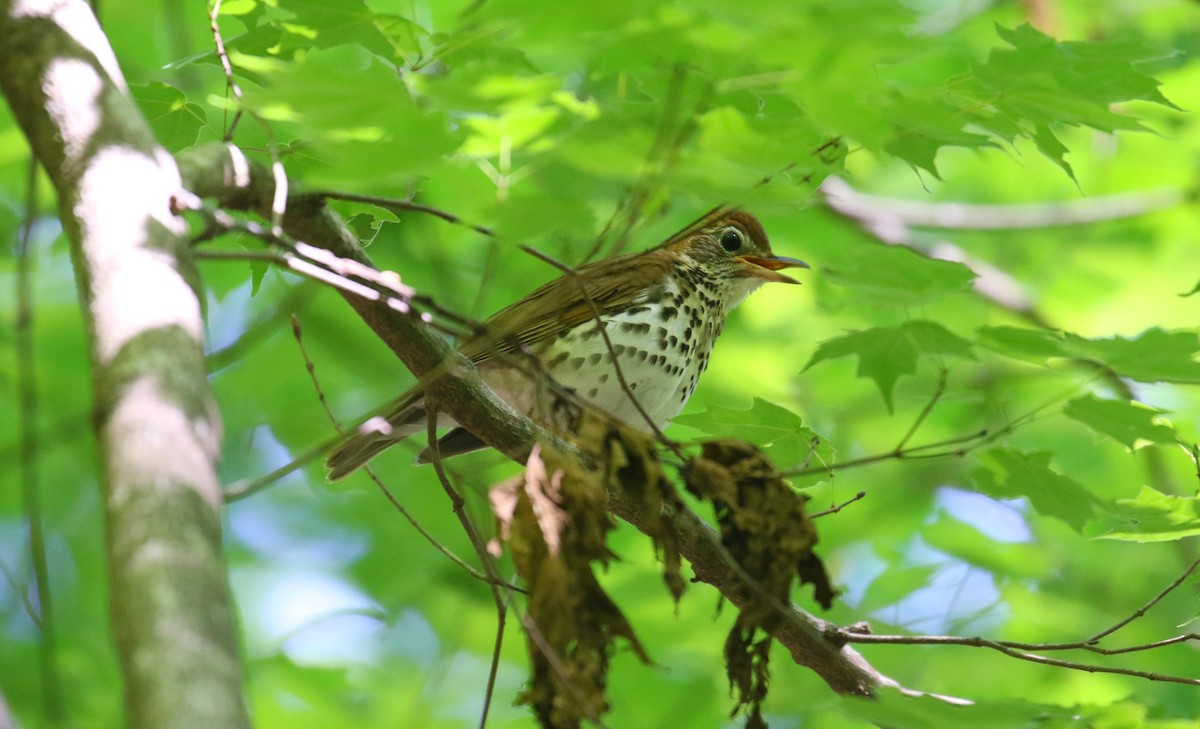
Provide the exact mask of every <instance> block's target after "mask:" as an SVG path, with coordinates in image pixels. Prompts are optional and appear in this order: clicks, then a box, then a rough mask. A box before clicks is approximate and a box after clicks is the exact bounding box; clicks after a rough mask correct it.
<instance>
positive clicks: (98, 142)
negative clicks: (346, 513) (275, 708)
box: [0, 0, 249, 729]
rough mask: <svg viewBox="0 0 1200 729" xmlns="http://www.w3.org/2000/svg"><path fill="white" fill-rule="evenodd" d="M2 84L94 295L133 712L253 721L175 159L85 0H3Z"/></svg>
mask: <svg viewBox="0 0 1200 729" xmlns="http://www.w3.org/2000/svg"><path fill="white" fill-rule="evenodd" d="M0 88H2V89H3V91H4V94H5V96H6V97H7V99H8V102H9V104H10V105H11V106H12V109H13V112H14V114H15V116H16V118H17V121H18V122H19V123H20V125H21V128H22V129H23V130H24V132H25V135H26V136H27V137H28V139H29V143H30V146H31V148H32V149H33V153H34V155H35V156H36V157H37V159H38V161H39V162H40V163H41V165H42V166H43V167H44V168H45V169H46V171H47V173H48V174H49V176H50V179H51V182H52V183H53V185H54V187H55V189H56V190H57V192H58V199H59V209H60V217H61V218H62V222H63V227H64V229H65V230H66V232H67V235H68V237H69V238H70V240H71V245H72V254H73V257H74V261H75V268H76V279H77V281H78V282H79V285H80V289H81V300H82V301H83V303H84V318H85V320H86V323H87V328H88V336H89V340H90V345H91V360H92V366H91V371H92V379H93V391H94V398H95V402H94V411H95V419H94V423H95V428H96V437H97V440H98V442H99V447H98V448H97V451H98V454H99V458H100V464H99V466H100V481H101V485H102V489H103V494H102V498H103V506H104V515H105V522H106V537H107V545H106V547H107V549H106V553H107V557H108V566H109V580H110V584H109V592H110V594H111V595H112V596H113V598H114V599H113V600H112V604H111V611H112V624H113V633H114V635H115V638H116V643H117V653H118V657H119V659H120V664H121V671H122V675H123V677H124V681H125V706H126V712H127V715H128V716H127V723H128V725H129V726H130V727H133V728H134V729H150V728H152V727H164V726H170V727H196V728H197V729H200V728H202V727H203V728H208V727H217V726H219V727H231V728H233V729H236V728H238V727H248V726H249V718H248V715H247V712H246V707H245V703H244V700H243V697H242V686H241V662H240V656H239V655H238V639H237V621H236V618H235V613H234V609H233V604H232V601H231V599H230V595H229V587H228V583H227V575H226V572H225V565H224V559H223V553H222V546H221V523H220V518H219V511H220V506H221V493H220V488H219V483H218V479H217V476H216V470H215V461H216V457H217V455H218V453H219V445H220V427H221V426H220V420H219V416H218V414H217V412H216V408H215V405H214V403H213V399H212V394H211V391H210V390H209V387H208V381H207V379H206V376H205V371H204V359H203V350H202V347H201V336H202V332H203V324H202V321H201V315H200V303H199V299H198V298H197V293H196V290H195V288H194V284H195V282H196V278H195V275H194V271H193V269H192V268H191V262H190V260H189V258H188V251H187V242H186V239H185V238H184V233H185V232H186V231H185V226H184V225H183V222H182V221H181V220H179V219H178V218H177V217H176V216H175V215H174V214H173V213H172V211H171V207H170V197H171V195H172V193H173V191H177V190H179V174H178V170H177V169H176V167H175V163H174V161H173V160H172V159H171V158H170V156H168V155H167V154H166V153H165V152H164V151H163V150H162V148H160V147H159V146H158V145H157V143H156V142H155V140H154V137H153V134H152V133H151V131H150V128H149V126H148V125H147V124H146V121H145V119H144V118H143V117H142V116H141V113H140V112H139V111H138V109H137V107H136V105H135V104H134V102H133V100H132V99H131V98H130V97H129V95H128V93H127V87H126V84H125V80H124V78H123V77H122V75H121V71H120V69H119V68H118V66H117V63H116V58H115V56H114V55H113V51H112V49H111V48H110V47H109V46H108V43H107V40H106V39H105V37H104V34H103V31H102V30H101V29H100V26H99V24H98V23H97V22H96V18H95V16H94V15H93V14H92V11H91V9H90V7H89V6H88V5H87V3H85V2H83V1H82V0H20V1H19V2H18V1H16V0H0Z"/></svg>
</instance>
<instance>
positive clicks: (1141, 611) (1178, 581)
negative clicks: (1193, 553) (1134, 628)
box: [1084, 557, 1200, 643]
mask: <svg viewBox="0 0 1200 729" xmlns="http://www.w3.org/2000/svg"><path fill="white" fill-rule="evenodd" d="M1198 567H1200V557H1197V558H1196V559H1194V560H1192V563H1191V564H1190V565H1188V566H1187V569H1185V570H1184V571H1183V572H1182V573H1181V574H1180V575H1179V577H1176V578H1175V580H1174V581H1173V582H1171V584H1169V585H1167V586H1166V587H1164V588H1163V589H1162V590H1161V591H1159V593H1158V594H1157V595H1155V596H1154V597H1152V598H1150V599H1149V600H1148V601H1147V602H1146V604H1145V605H1143V606H1141V607H1140V608H1138V609H1137V610H1135V611H1133V613H1132V614H1131V615H1129V617H1127V618H1125V619H1124V620H1122V621H1120V622H1118V623H1116V624H1115V625H1113V626H1112V627H1110V628H1106V629H1105V630H1102V631H1100V632H1099V633H1096V634H1095V635H1093V636H1092V637H1091V638H1088V639H1087V640H1086V641H1084V642H1086V643H1097V642H1099V641H1100V639H1102V638H1104V637H1106V636H1109V635H1112V634H1113V633H1115V632H1117V631H1118V630H1120V629H1121V628H1124V627H1125V626H1126V625H1129V624H1130V623H1132V622H1133V621H1134V620H1137V619H1138V618H1140V617H1142V616H1143V615H1145V614H1146V613H1147V612H1149V610H1150V608H1152V607H1154V606H1155V605H1157V604H1158V602H1159V601H1160V600H1162V599H1163V598H1164V597H1166V596H1167V595H1169V594H1170V593H1171V591H1172V590H1174V589H1175V588H1177V587H1179V586H1180V585H1182V584H1183V582H1184V580H1186V579H1187V578H1188V577H1190V576H1191V575H1192V573H1193V572H1195V571H1196V568H1198Z"/></svg>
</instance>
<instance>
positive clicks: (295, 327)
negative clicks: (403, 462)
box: [292, 315, 519, 589]
mask: <svg viewBox="0 0 1200 729" xmlns="http://www.w3.org/2000/svg"><path fill="white" fill-rule="evenodd" d="M292 336H293V337H295V339H296V346H297V347H298V348H299V349H300V356H301V357H302V358H303V359H304V368H305V369H306V370H307V371H308V376H309V379H310V380H311V381H312V385H313V389H314V390H315V391H316V393H317V400H318V401H319V402H320V403H321V407H322V408H323V409H324V410H325V415H326V416H327V417H328V418H329V422H330V423H332V424H333V428H334V430H336V431H337V433H338V436H339V437H341V438H345V437H346V432H345V430H344V429H343V428H342V425H341V423H340V422H339V421H338V418H337V416H336V415H334V413H333V409H332V408H331V407H330V406H329V400H328V398H326V397H325V390H324V389H323V388H322V387H321V382H320V380H319V379H318V378H317V368H316V364H315V363H314V362H313V360H312V358H311V357H309V356H308V351H307V350H306V349H305V348H304V336H303V332H302V330H301V328H300V320H299V319H297V318H296V316H295V315H292ZM363 470H364V472H365V473H366V474H367V476H368V477H370V479H371V480H372V481H374V482H375V485H376V486H377V487H378V488H379V490H380V491H381V492H382V493H383V495H384V498H386V499H387V500H388V502H389V503H390V504H391V505H392V506H393V507H394V508H395V509H396V511H398V512H400V514H401V516H403V517H404V518H405V519H407V520H408V523H409V524H411V525H412V526H413V528H414V529H416V530H417V533H418V534H420V535H421V536H422V537H424V538H425V541H427V542H429V543H430V544H431V545H432V546H433V548H434V549H436V550H438V551H439V552H441V553H442V554H443V555H445V556H446V558H447V559H449V560H450V561H451V562H453V563H454V564H456V565H458V566H459V567H461V568H462V569H463V570H465V571H466V572H467V574H469V575H470V576H471V577H474V578H475V579H477V580H481V581H483V582H487V583H489V584H492V585H493V587H494V586H495V584H496V583H495V578H494V576H490V575H486V574H484V573H482V572H480V571H479V570H477V569H475V568H474V567H472V566H471V565H469V564H467V563H466V562H465V561H464V560H463V559H462V557H459V556H458V555H457V554H455V553H454V552H453V551H451V550H450V548H449V547H447V546H446V545H444V544H442V543H441V542H439V541H438V540H437V538H436V537H434V536H433V534H431V533H430V532H429V531H428V530H427V529H425V527H424V526H422V525H421V523H420V522H419V521H417V518H416V517H415V516H413V515H412V513H411V512H410V511H409V510H408V509H406V508H405V507H404V505H403V504H401V503H400V501H399V500H398V499H397V498H396V497H395V495H393V494H392V491H391V489H389V488H388V487H387V486H386V485H385V484H384V483H383V480H382V479H380V478H379V475H378V474H376V473H375V469H373V468H371V467H370V466H366V467H365V468H364V469H363ZM505 586H507V587H509V588H510V589H519V588H517V587H516V586H515V585H508V584H507V583H505Z"/></svg>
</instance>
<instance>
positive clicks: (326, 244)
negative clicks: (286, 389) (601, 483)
mask: <svg viewBox="0 0 1200 729" xmlns="http://www.w3.org/2000/svg"><path fill="white" fill-rule="evenodd" d="M179 165H180V169H181V171H182V173H183V176H184V180H185V181H186V184H187V186H188V188H189V189H190V190H191V191H192V192H193V193H195V194H197V195H200V196H202V197H211V198H215V199H217V200H218V201H219V202H220V204H222V205H224V206H226V207H229V208H232V209H237V210H245V211H251V212H253V213H255V214H256V215H258V216H260V217H264V218H265V217H269V215H270V210H271V207H270V202H271V192H272V185H271V178H270V174H269V172H268V171H267V170H265V169H264V168H263V167H262V166H261V165H257V164H252V163H250V162H249V161H248V160H246V158H245V157H244V156H243V155H242V153H241V151H240V150H238V149H236V148H235V147H231V146H225V145H220V144H212V145H207V146H203V147H198V148H195V149H192V150H188V151H187V152H185V153H183V154H181V155H180V157H179ZM283 229H284V231H285V232H286V233H287V234H288V235H290V236H292V237H293V238H295V239H297V240H300V241H304V242H305V243H307V244H309V245H313V246H317V247H321V248H326V249H328V250H330V251H332V252H333V253H335V254H336V255H338V256H342V257H345V258H350V259H352V260H356V261H359V262H362V263H364V264H369V259H368V258H367V257H366V255H365V254H364V253H363V252H362V250H361V248H360V246H359V245H358V242H357V240H355V238H354V236H353V235H352V234H351V233H350V232H349V230H347V228H346V227H345V225H344V224H343V223H342V221H341V219H340V218H339V217H338V216H337V214H336V213H334V212H333V211H331V210H329V209H328V208H327V207H326V206H325V205H324V202H323V200H322V199H320V198H318V197H317V196H314V195H311V194H309V195H305V194H302V193H298V192H296V191H295V190H293V196H292V198H291V199H290V200H289V201H288V204H287V213H286V214H285V215H284V218H283ZM342 294H343V296H344V297H345V298H346V300H347V302H348V303H349V304H350V305H351V306H352V307H353V308H354V310H355V311H356V312H357V313H358V314H359V315H360V316H361V317H362V319H363V321H364V322H366V324H367V325H368V326H369V327H370V328H371V330H372V331H374V332H375V334H376V335H377V336H379V338H380V339H382V340H383V341H384V343H386V344H387V345H388V347H389V348H391V350H392V351H393V352H394V353H395V354H396V355H397V356H398V357H399V358H400V359H401V360H402V361H403V362H404V363H405V365H407V366H408V368H409V369H410V370H412V371H413V373H414V374H416V375H417V377H419V378H422V382H423V384H424V386H425V388H426V392H427V395H428V396H429V397H430V398H431V400H432V401H433V402H434V403H435V405H436V407H437V409H438V410H441V411H444V412H446V413H447V414H449V415H451V416H452V417H453V418H454V420H455V421H456V422H458V423H459V424H461V425H462V426H463V427H466V428H467V429H469V430H471V431H472V432H473V433H475V434H477V435H478V436H479V437H480V438H482V439H483V441H484V442H486V443H487V444H488V445H489V446H491V447H492V448H495V449H496V450H498V451H500V452H501V453H503V454H504V455H505V456H507V457H508V458H511V459H512V460H514V461H517V462H519V463H524V462H525V461H526V459H527V457H528V454H529V451H530V449H531V448H532V446H533V445H534V444H535V443H537V442H544V443H549V444H551V445H552V446H553V447H554V448H556V449H557V450H558V451H560V452H562V453H564V454H573V455H575V456H576V457H578V456H579V451H578V450H577V449H576V448H575V447H574V446H573V445H571V444H569V443H566V442H564V441H563V440H562V439H561V438H560V437H559V436H557V435H556V434H554V433H552V432H550V431H547V430H545V429H543V428H540V427H539V426H538V425H536V424H535V423H533V422H532V421H530V420H529V419H528V418H525V417H523V416H521V415H520V414H518V413H516V412H515V411H513V410H512V408H510V407H509V406H508V405H507V403H505V402H503V401H502V400H499V399H498V398H497V397H496V396H495V395H494V394H493V393H492V392H491V390H489V389H488V388H487V387H486V386H485V385H483V383H482V382H481V381H480V380H479V378H478V376H477V375H476V374H475V372H474V368H473V367H471V366H470V364H469V363H467V362H466V361H465V360H463V359H462V358H461V357H460V356H459V355H458V353H457V352H456V351H455V350H454V349H453V347H451V346H450V345H449V344H448V343H447V342H446V341H445V340H444V339H442V337H440V336H438V334H437V333H436V332H435V331H433V330H432V328H431V327H429V326H428V325H426V324H425V323H423V322H422V321H420V320H419V319H418V318H416V317H413V316H406V315H403V314H400V313H399V312H397V311H395V310H393V309H390V308H388V307H387V306H386V305H384V304H382V303H381V302H379V301H370V300H366V299H363V298H360V297H356V296H353V295H352V294H349V293H346V292H342ZM448 361H454V362H455V364H454V365H453V366H450V367H447V366H446V364H445V363H446V362H448ZM431 375H436V376H435V377H430V376H431ZM610 508H611V509H612V511H613V513H615V514H616V515H617V516H619V517H621V518H622V519H624V520H625V521H627V522H629V523H630V524H632V525H633V526H634V527H636V528H638V529H640V530H642V531H645V530H647V529H648V528H649V527H648V524H649V523H650V522H651V521H652V517H654V516H657V515H650V514H646V513H645V512H644V511H643V509H642V508H641V506H640V505H639V504H638V503H637V501H636V499H632V498H629V497H628V496H627V495H626V494H623V493H621V492H620V491H618V490H613V491H612V492H610ZM671 518H672V519H673V522H674V525H675V528H676V529H677V530H678V532H679V537H680V551H681V552H682V554H683V555H684V556H685V557H687V559H688V560H689V561H690V562H691V563H692V566H693V569H694V570H695V572H696V575H697V577H698V578H699V579H700V580H701V581H703V582H707V583H709V584H711V585H713V586H715V587H716V588H717V589H718V590H720V591H721V593H722V594H723V595H724V596H725V597H726V598H727V599H729V600H730V601H731V602H733V603H734V604H735V605H739V606H741V605H745V604H746V603H747V601H748V600H749V598H750V597H751V596H752V595H753V594H754V588H753V586H752V585H748V584H746V583H745V580H744V578H743V576H742V575H739V574H738V572H737V570H736V569H735V568H734V566H732V565H730V564H729V563H728V561H727V555H725V554H724V550H723V549H722V547H721V545H720V542H719V539H718V537H717V535H716V532H715V531H714V530H713V528H712V527H711V526H709V525H708V524H707V523H706V522H704V521H703V520H702V519H700V518H699V517H698V516H696V515H695V514H693V513H691V512H689V511H679V512H676V513H674V514H672V515H671ZM786 618H787V619H786V620H784V621H782V624H781V626H780V627H779V628H778V629H777V630H776V631H775V633H774V635H775V637H776V638H777V639H778V640H779V641H780V643H782V644H783V645H784V646H786V647H787V649H788V650H789V651H790V652H791V654H792V656H793V658H794V659H795V660H796V661H797V662H798V663H800V664H801V665H804V666H807V667H808V668H810V669H812V670H813V671H814V672H816V673H817V674H818V675H820V676H821V677H822V678H823V679H824V680H825V681H826V682H827V683H828V684H829V686H830V687H831V688H832V689H833V690H834V691H837V692H839V693H843V694H857V695H870V694H872V693H873V691H874V690H875V688H876V687H877V686H881V685H889V686H892V685H895V683H894V682H893V681H891V680H890V679H888V678H886V677H885V676H883V675H881V674H880V673H879V672H878V671H876V670H875V669H874V668H872V667H871V666H870V665H869V664H867V662H866V661H865V660H864V659H863V658H862V656H860V655H859V654H858V653H857V652H856V651H854V650H853V649H851V648H849V647H846V646H844V645H843V644H841V643H839V642H835V641H833V640H830V639H829V638H827V637H826V634H827V632H828V628H829V626H828V625H827V624H826V623H825V622H824V621H821V620H819V619H817V618H815V617H813V616H812V615H809V614H808V613H806V612H805V611H803V610H801V609H799V608H794V607H793V608H792V609H791V610H790V611H789V612H788V613H787V615H786Z"/></svg>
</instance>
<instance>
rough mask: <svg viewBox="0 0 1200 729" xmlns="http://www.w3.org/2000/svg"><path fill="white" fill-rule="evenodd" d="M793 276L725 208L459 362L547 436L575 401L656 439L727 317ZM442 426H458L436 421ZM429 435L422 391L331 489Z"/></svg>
mask: <svg viewBox="0 0 1200 729" xmlns="http://www.w3.org/2000/svg"><path fill="white" fill-rule="evenodd" d="M794 267H799V268H808V264H806V263H804V262H803V261H798V260H796V259H794V258H784V257H782V256H776V255H775V254H774V253H772V252H771V246H770V244H769V243H768V241H767V235H766V233H765V232H764V231H763V228H762V225H761V224H760V223H759V222H758V220H757V219H756V218H755V217H754V216H753V215H750V214H749V213H746V212H743V211H740V210H729V209H723V208H718V209H717V210H715V211H713V212H711V213H709V214H708V215H706V216H704V217H703V218H701V219H700V220H698V221H696V222H695V223H693V224H692V225H690V226H688V227H687V228H685V229H684V230H682V231H680V232H679V233H677V234H675V235H674V236H672V237H671V238H670V239H669V240H667V241H666V242H664V243H663V244H661V245H659V246H657V247H656V248H653V249H651V250H649V251H646V252H644V253H637V254H631V255H623V256H617V257H614V258H610V259H607V260H604V261H598V262H596V263H592V264H589V265H587V266H583V267H581V268H579V269H578V270H576V271H574V272H572V273H568V274H565V275H563V276H561V277H559V278H557V279H555V280H553V281H551V282H550V283H548V284H546V285H545V286H542V287H541V288H540V289H538V290H536V291H534V292H533V293H531V294H529V295H528V296H526V297H525V298H523V299H521V300H520V301H518V302H516V303H515V304H513V305H511V306H509V307H508V308H506V309H503V310H501V311H500V312H499V313H497V314H495V315H494V316H492V317H491V318H490V319H488V320H487V322H486V324H485V327H486V334H484V335H482V336H478V337H475V338H473V339H470V340H468V341H466V342H465V343H464V344H463V345H462V346H461V351H462V353H463V355H465V356H466V357H467V358H468V359H470V360H471V361H472V362H474V363H475V364H476V365H477V366H478V368H479V375H480V377H481V378H482V379H483V380H484V382H486V383H487V384H488V386H489V387H491V388H492V389H493V390H494V391H495V392H496V394H497V395H499V396H500V397H501V398H503V399H504V400H506V401H507V402H508V403H509V404H511V405H512V406H513V407H514V408H515V409H517V410H519V411H520V412H522V413H525V414H526V415H528V416H529V417H531V418H533V419H534V420H537V421H538V422H541V423H543V424H545V425H548V426H551V427H556V428H559V429H566V428H568V427H569V425H568V424H569V422H570V421H571V417H572V416H570V415H569V414H567V413H569V411H570V410H571V407H570V405H571V403H570V400H572V399H575V398H577V399H579V400H583V401H586V402H588V403H591V404H593V405H595V406H596V407H598V408H600V409H601V410H604V411H605V412H607V413H608V414H610V415H612V416H614V417H616V418H619V419H620V420H622V421H625V422H627V423H628V424H629V425H631V426H633V427H635V428H638V429H640V430H644V431H652V430H653V428H652V427H651V426H650V424H649V423H648V422H647V419H649V421H650V422H652V423H653V424H654V426H655V427H660V428H661V427H662V426H663V425H664V424H665V423H666V422H667V421H668V420H670V419H671V418H673V417H674V416H675V415H677V414H678V413H679V411H680V410H682V409H683V406H684V403H686V402H687V400H688V398H689V397H691V394H692V391H693V390H695V389H696V381H697V379H698V378H699V377H700V373H701V372H703V371H704V369H705V368H706V367H707V366H708V357H709V353H710V352H711V351H712V347H713V343H714V342H715V341H716V339H717V336H718V335H719V334H720V333H721V330H722V329H723V328H724V327H725V318H726V317H727V316H728V315H729V312H730V311H731V310H733V308H734V307H736V306H737V305H738V304H739V303H741V301H742V300H743V299H745V298H746V296H747V295H749V294H750V293H751V292H752V291H754V290H755V289H757V288H758V287H759V286H761V285H762V284H763V283H766V282H768V281H778V282H782V283H797V282H796V281H794V280H792V279H791V278H788V277H787V276H784V275H783V274H781V273H779V271H780V270H781V269H785V268H794ZM600 327H603V330H604V333H603V334H602V333H601V329H600ZM605 335H606V336H605ZM530 355H532V357H533V358H534V359H536V361H531V358H530ZM539 370H540V372H539ZM618 371H619V374H618ZM622 379H623V380H624V384H622V382H621V380H622ZM634 398H636V401H637V402H636V404H635V403H634V400H633V399H634ZM639 405H640V408H639ZM575 410H576V413H577V410H578V408H577V406H576V407H575ZM438 425H439V426H442V427H447V426H454V425H455V423H454V422H453V421H452V420H450V419H449V418H448V417H447V416H445V415H439V418H438ZM427 427H428V423H427V418H426V410H425V398H424V393H423V391H422V390H421V388H420V387H419V386H418V387H417V388H415V389H414V390H412V391H411V392H410V393H408V395H407V396H406V397H403V398H402V399H401V400H400V401H399V404H398V405H397V407H396V409H395V410H393V411H392V412H391V413H390V414H389V415H388V416H387V424H386V425H384V424H383V423H382V422H381V421H379V420H378V419H376V420H374V421H368V423H367V424H366V425H365V426H364V428H363V429H362V430H361V431H360V432H359V433H357V434H355V435H353V436H351V437H350V438H349V439H348V440H347V441H346V442H345V443H344V444H343V445H342V446H341V447H339V448H338V449H337V450H336V451H335V452H334V453H333V454H332V455H331V456H330V457H329V460H328V462H327V465H328V467H329V477H330V478H331V479H339V478H342V477H344V476H346V475H347V474H349V473H351V472H352V471H354V470H355V469H357V468H359V467H360V466H362V465H364V464H365V463H366V462H367V461H369V460H370V459H372V458H374V457H375V456H376V455H377V454H379V453H380V452H381V451H383V450H384V449H385V448H387V447H388V446H391V445H392V444H394V443H396V442H398V441H400V440H403V439H405V438H407V437H409V436H411V435H413V434H416V433H424V432H426V428H427ZM483 447H485V444H484V443H483V441H481V440H479V438H477V437H476V436H474V435H473V434H471V433H469V432H467V431H466V430H464V429H462V428H455V429H454V430H452V431H451V432H450V433H448V434H447V435H445V436H444V437H443V438H442V439H441V440H439V451H440V452H441V454H442V456H452V455H457V454H459V453H465V452H467V451H471V450H476V449H478V448H483Z"/></svg>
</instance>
